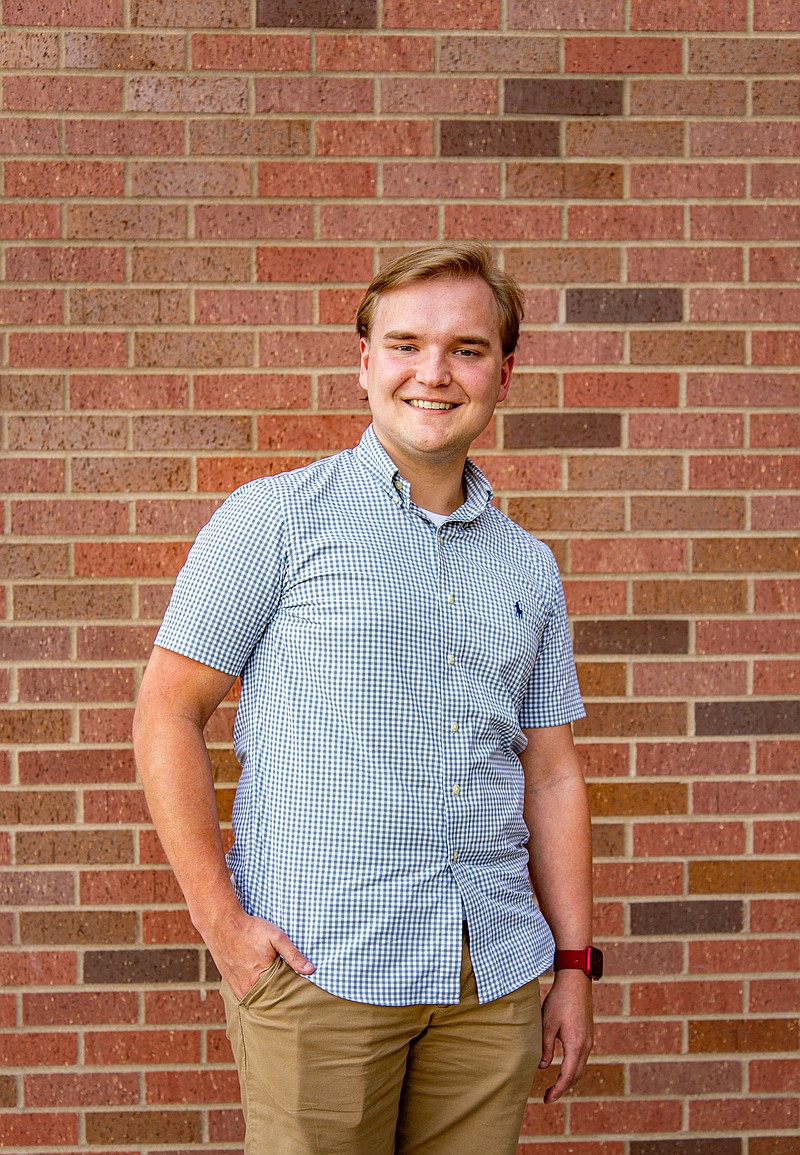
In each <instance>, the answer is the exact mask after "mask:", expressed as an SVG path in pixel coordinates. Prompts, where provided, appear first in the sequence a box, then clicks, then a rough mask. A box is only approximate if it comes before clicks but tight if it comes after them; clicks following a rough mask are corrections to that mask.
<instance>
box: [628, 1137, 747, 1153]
mask: <svg viewBox="0 0 800 1155" xmlns="http://www.w3.org/2000/svg"><path fill="white" fill-rule="evenodd" d="M742 1142H743V1141H742V1140H741V1139H632V1140H631V1155H742Z"/></svg>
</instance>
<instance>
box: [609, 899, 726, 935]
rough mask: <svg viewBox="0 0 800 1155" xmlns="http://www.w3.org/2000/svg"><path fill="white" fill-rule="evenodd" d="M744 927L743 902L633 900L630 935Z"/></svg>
mask: <svg viewBox="0 0 800 1155" xmlns="http://www.w3.org/2000/svg"><path fill="white" fill-rule="evenodd" d="M743 927H744V903H742V902H736V901H733V900H731V901H729V902H728V901H725V900H721V901H719V902H714V901H713V900H709V901H707V902H706V901H703V900H702V899H698V900H697V901H694V902H691V901H690V902H634V903H631V934H648V935H662V934H680V935H684V934H734V933H737V932H739V931H741V930H742V929H743Z"/></svg>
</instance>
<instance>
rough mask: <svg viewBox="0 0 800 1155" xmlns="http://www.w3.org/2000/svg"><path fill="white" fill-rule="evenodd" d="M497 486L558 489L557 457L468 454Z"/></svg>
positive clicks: (502, 487) (510, 488) (504, 488)
mask: <svg viewBox="0 0 800 1155" xmlns="http://www.w3.org/2000/svg"><path fill="white" fill-rule="evenodd" d="M471 456H472V457H473V460H474V461H475V463H476V464H477V465H478V466H479V467H480V468H481V469H482V470H483V471H484V473H485V474H486V475H487V476H488V478H489V480H490V481H491V483H492V485H493V486H494V488H495V489H496V490H500V491H503V490H519V489H522V490H530V489H532V490H539V489H557V488H558V483H559V478H560V470H559V461H558V458H557V457H554V456H553V457H544V456H539V455H538V454H537V455H535V456H533V455H531V456H528V455H525V454H506V455H504V456H500V455H497V454H492V455H488V454H486V455H484V454H480V453H476V454H471Z"/></svg>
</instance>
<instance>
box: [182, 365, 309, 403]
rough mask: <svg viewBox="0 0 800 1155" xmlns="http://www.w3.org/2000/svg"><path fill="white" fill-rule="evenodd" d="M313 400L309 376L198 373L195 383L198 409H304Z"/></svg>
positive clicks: (195, 401) (195, 397) (195, 398)
mask: <svg viewBox="0 0 800 1155" xmlns="http://www.w3.org/2000/svg"><path fill="white" fill-rule="evenodd" d="M310 401H311V381H310V378H309V377H308V376H306V375H295V374H283V375H281V374H273V373H231V374H223V375H215V374H209V375H203V374H197V375H196V377H195V381H194V406H195V408H196V409H303V408H308V406H309V404H310Z"/></svg>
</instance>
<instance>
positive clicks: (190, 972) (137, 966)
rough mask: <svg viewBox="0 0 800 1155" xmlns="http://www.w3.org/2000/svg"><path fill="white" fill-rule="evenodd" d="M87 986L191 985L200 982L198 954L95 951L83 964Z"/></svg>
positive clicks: (182, 951) (177, 951) (158, 951)
mask: <svg viewBox="0 0 800 1155" xmlns="http://www.w3.org/2000/svg"><path fill="white" fill-rule="evenodd" d="M83 978H84V982H87V983H116V984H119V983H191V982H198V981H199V979H200V956H199V954H198V952H197V951H196V950H163V949H160V950H119V951H113V950H95V951H87V952H86V956H85V958H84V963H83Z"/></svg>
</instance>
